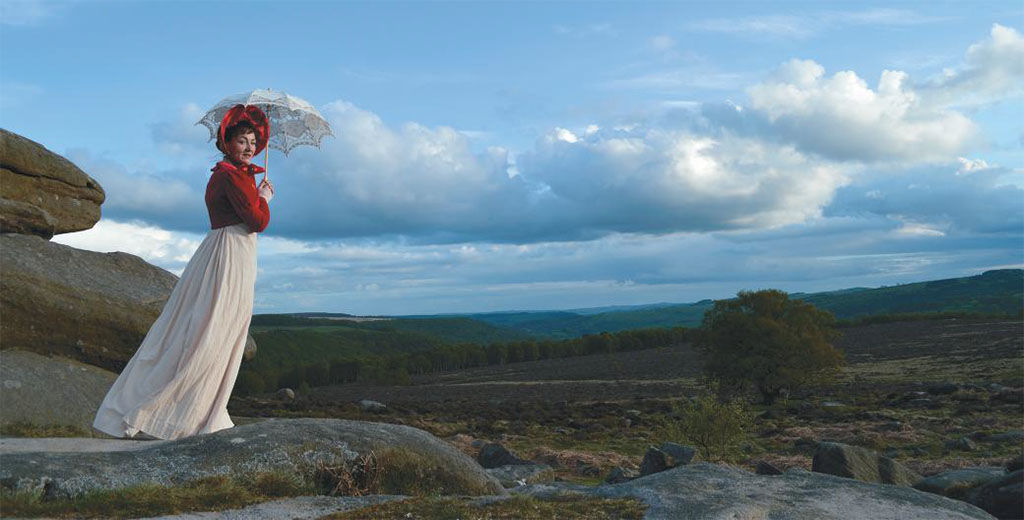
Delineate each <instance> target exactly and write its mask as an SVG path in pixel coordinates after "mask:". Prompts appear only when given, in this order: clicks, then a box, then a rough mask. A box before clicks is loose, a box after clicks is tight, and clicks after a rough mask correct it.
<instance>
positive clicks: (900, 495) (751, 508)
mask: <svg viewBox="0 0 1024 520" xmlns="http://www.w3.org/2000/svg"><path fill="white" fill-rule="evenodd" d="M513 492H514V493H516V494H526V495H531V496H537V497H554V496H565V495H591V496H600V497H609V498H624V497H635V498H638V499H640V500H643V501H644V502H645V503H647V504H648V506H649V507H648V509H647V511H646V513H645V515H644V519H645V520H698V519H699V520H719V519H721V520H726V519H728V520H735V519H737V518H786V519H791V520H847V519H850V518H900V519H901V520H916V519H919V520H954V519H955V520H965V519H979V520H980V519H991V518H992V517H991V516H990V515H989V514H988V513H986V512H984V511H982V510H981V509H978V508H977V507H974V506H972V505H970V504H968V503H966V502H960V501H957V500H952V499H948V498H945V497H941V496H938V495H933V494H931V493H925V492H923V491H918V490H916V489H914V488H911V487H904V486H886V485H881V484H871V483H867V482H860V481H857V480H852V479H846V478H840V477H835V476H832V475H824V474H821V473H811V472H808V471H804V470H799V469H791V470H789V471H787V472H785V473H784V474H782V475H777V476H765V475H755V474H753V473H750V472H747V471H743V470H740V469H736V468H731V467H727V466H719V465H716V464H709V463H703V462H702V463H697V464H692V465H687V466H677V467H675V468H672V469H669V470H666V471H662V472H659V473H654V474H651V475H648V476H646V477H640V478H637V479H633V480H630V481H628V482H624V483H622V484H604V485H600V486H597V487H594V488H588V487H586V486H580V485H564V484H560V483H552V484H533V485H530V486H523V487H520V488H517V489H516V490H514V491H513Z"/></svg>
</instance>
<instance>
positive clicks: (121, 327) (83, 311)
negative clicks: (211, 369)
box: [0, 233, 255, 372]
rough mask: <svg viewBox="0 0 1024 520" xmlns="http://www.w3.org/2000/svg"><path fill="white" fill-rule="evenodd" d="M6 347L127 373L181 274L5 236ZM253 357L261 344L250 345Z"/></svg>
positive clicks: (1, 247)
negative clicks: (130, 360)
mask: <svg viewBox="0 0 1024 520" xmlns="http://www.w3.org/2000/svg"><path fill="white" fill-rule="evenodd" d="M0 266H2V268H3V271H2V273H0V314H2V315H3V320H0V336H2V337H3V345H2V348H4V349H10V348H17V349H22V350H30V351H33V352H37V353H40V354H46V355H59V356H63V357H67V358H71V359H76V360H78V361H82V362H84V363H88V364H91V365H96V366H99V367H102V368H106V369H108V370H112V371H114V372H120V370H121V369H122V368H124V365H125V364H126V363H127V362H128V360H129V359H130V358H131V357H132V355H134V353H135V351H136V350H137V349H138V347H139V345H140V344H141V343H142V339H143V338H144V337H145V336H146V332H148V331H149V327H150V326H151V325H152V324H153V322H154V321H156V318H157V316H159V315H160V311H161V310H162V309H163V306H164V303H165V302H166V301H167V298H168V297H169V296H170V294H171V290H172V289H173V288H174V284H175V282H176V281H177V277H175V276H174V275H173V274H171V273H169V272H167V271H165V270H163V269H161V268H159V267H156V266H154V265H151V264H149V263H147V262H145V261H144V260H142V259H141V258H139V257H137V256H134V255H130V254H128V253H122V252H115V253H97V252H93V251H84V250H81V249H75V248H73V247H69V246H65V245H62V244H57V243H54V242H49V241H46V240H44V239H42V238H40V237H36V236H30V235H16V234H7V233H5V234H0ZM246 350H247V353H246V354H247V358H248V357H251V356H252V354H253V353H255V342H254V341H253V342H251V348H249V346H248V345H247V349H246Z"/></svg>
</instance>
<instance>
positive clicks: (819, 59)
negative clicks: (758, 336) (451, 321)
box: [0, 0, 1024, 314]
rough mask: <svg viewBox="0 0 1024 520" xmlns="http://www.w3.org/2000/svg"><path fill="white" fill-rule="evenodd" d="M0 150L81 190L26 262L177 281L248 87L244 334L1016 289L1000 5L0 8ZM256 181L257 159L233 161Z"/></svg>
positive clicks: (1015, 209) (1023, 219)
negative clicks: (218, 115)
mask: <svg viewBox="0 0 1024 520" xmlns="http://www.w3.org/2000/svg"><path fill="white" fill-rule="evenodd" d="M0 9H2V10H0V24H2V25H0V125H2V126H3V127H4V128H6V129H8V130H11V131H13V132H16V133H19V134H21V135H24V136H26V137H28V138H30V139H33V140H35V141H37V142H39V143H41V144H43V145H45V146H47V147H48V148H49V149H51V150H53V151H55V152H57V153H60V154H62V155H64V156H66V157H68V158H69V159H71V160H72V161H74V162H75V163H76V164H78V165H79V166H80V167H81V168H82V169H83V170H85V171H86V172H87V173H89V174H90V175H92V176H93V177H94V178H96V179H97V180H98V181H99V182H100V184H101V185H103V187H104V188H105V190H106V192H107V201H106V203H105V204H104V206H103V218H102V219H101V221H100V222H99V223H98V224H97V225H96V226H95V227H94V228H93V229H91V230H88V231H83V232H79V233H71V234H65V235H59V236H57V237H55V238H54V240H55V241H57V242H61V243H65V244H69V245H74V246H76V247H81V248H87V249H94V250H99V251H112V250H121V251H127V252H130V253H133V254H137V255H139V256H142V257H143V258H145V259H146V260H148V261H150V262H152V263H154V264H157V265H160V266H161V267H164V268H166V269H168V270H171V271H172V272H176V273H180V272H181V270H182V269H183V268H184V265H185V263H186V262H187V261H188V259H189V258H190V257H191V254H192V252H193V251H194V250H195V248H196V247H197V246H198V243H199V242H200V241H201V240H202V238H203V236H204V235H205V233H206V231H207V230H208V227H209V221H208V218H207V215H206V211H205V207H204V205H203V201H202V200H203V196H202V194H203V190H204V188H205V184H206V180H207V178H208V175H209V168H210V166H212V164H213V163H214V162H215V161H216V160H217V159H218V154H217V152H216V150H215V149H214V148H213V146H212V143H209V142H208V137H209V135H208V132H207V130H206V129H205V128H203V127H201V126H195V125H194V123H195V122H196V121H198V120H199V118H200V117H201V116H202V114H203V113H204V112H205V110H206V109H207V108H208V107H210V106H212V105H213V104H214V103H216V102H217V101H219V100H220V99H221V98H223V97H225V96H227V95H231V94H235V93H239V92H244V91H247V90H251V89H254V88H266V87H270V88H274V89H277V90H284V91H286V92H289V93H291V94H294V95H297V96H300V97H302V98H304V99H306V100H308V101H310V102H311V103H312V104H314V105H315V106H316V107H317V108H318V109H319V110H320V111H321V112H322V113H323V114H324V116H325V117H326V118H327V119H328V120H329V122H330V123H331V125H332V127H333V128H334V131H335V134H336V135H337V138H335V139H332V138H327V139H326V140H325V141H324V142H323V145H322V147H321V149H313V148H308V147H306V148H299V149H296V150H295V151H293V152H292V153H291V154H290V155H289V156H288V157H285V156H284V155H283V154H281V153H280V152H277V151H276V150H275V151H272V154H271V158H270V166H271V171H272V173H271V178H272V179H273V180H274V183H275V185H276V187H277V194H276V196H275V198H274V200H273V201H272V202H271V213H272V216H271V224H270V226H269V228H268V229H267V231H266V233H264V234H262V235H261V237H260V257H259V278H258V280H257V295H256V300H257V301H256V312H293V311H311V310H319V311H335V312H351V313H356V314H407V313H442V312H462V311H486V310H509V309H558V308H574V307H588V306H600V305H611V304H637V303H649V302H656V301H676V302H685V301H696V300H700V299H703V298H722V297H727V296H730V295H733V294H735V292H736V291H737V290H740V289H756V288H763V287H776V288H781V289H784V290H789V291H813V290H827V289H837V288H844V287H850V286H878V285H892V284H896V283H906V282H912V281H919V280H927V279H935V278H943V277H952V276H966V275H972V274H976V273H979V272H981V271H983V270H986V269H991V268H999V267H1020V266H1021V265H1022V263H1024V258H1022V253H1024V175H1022V173H1024V170H1022V166H1024V161H1022V159H1024V128H1022V126H1021V123H1020V121H1021V120H1024V113H1022V112H1024V108H1022V107H1024V104H1022V101H1024V39H1022V36H1021V31H1022V26H1024V24H1022V20H1024V18H1022V14H1024V10H1022V9H1021V6H1020V3H1019V2H1013V1H1011V2H972V3H964V2H928V3H924V2H905V3H898V2H895V3H894V2H890V3H877V4H871V3H866V2H808V3H804V2H774V3H768V2H621V3H620V2H549V3H545V2H453V3H442V2H411V3H400V2H372V3H371V2H365V3H364V2H280V3H277V2H274V3H271V2H257V3H249V2H102V1H90V2H85V1H81V2H72V1H67V2H35V1H30V2H24V1H15V0H7V1H5V2H3V3H0ZM261 160H262V158H260V161H261Z"/></svg>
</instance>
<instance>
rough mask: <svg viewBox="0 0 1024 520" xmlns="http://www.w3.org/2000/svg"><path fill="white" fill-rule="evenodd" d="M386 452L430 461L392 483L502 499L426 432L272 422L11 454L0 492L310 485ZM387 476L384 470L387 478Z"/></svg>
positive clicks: (490, 481)
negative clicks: (241, 480) (277, 475)
mask: <svg viewBox="0 0 1024 520" xmlns="http://www.w3.org/2000/svg"><path fill="white" fill-rule="evenodd" d="M391 449H399V450H403V453H410V452H411V453H413V454H415V455H416V456H418V458H420V459H422V460H423V461H429V463H423V464H425V465H426V466H425V467H416V468H399V469H396V470H395V471H398V470H405V471H412V472H415V475H416V478H412V477H409V478H404V479H403V478H401V477H399V478H396V479H395V481H397V482H403V481H404V482H411V483H415V482H416V481H417V479H418V478H428V479H431V480H434V481H437V482H445V483H446V484H445V485H446V489H445V491H446V492H447V493H449V494H462V495H505V494H507V492H506V491H505V489H504V487H502V485H501V483H500V482H498V480H497V479H495V478H494V477H493V476H491V475H489V474H488V473H487V472H486V471H485V470H484V469H483V468H481V467H480V466H479V465H478V464H476V463H475V462H474V461H473V459H471V458H470V457H469V456H467V455H465V454H464V453H462V452H461V451H459V450H457V449H455V448H454V447H452V446H450V445H448V444H447V443H445V442H443V441H441V440H440V439H438V438H437V437H434V436H433V435H431V434H429V433H427V432H425V431H423V430H419V429H417V428H412V427H409V426H403V425H397V424H385V423H370V422H363V421H348V420H343V419H270V420H265V421H260V422H256V423H251V424H247V425H244V426H236V427H234V428H228V429H226V430H221V431H218V432H214V433H210V434H204V435H196V436H192V437H186V438H184V439H179V440H174V441H165V442H160V443H159V444H156V445H154V446H153V447H151V448H143V449H134V450H130V451H116V452H72V453H58V452H30V453H9V454H5V455H4V456H3V464H2V465H0V486H2V487H3V488H5V489H8V490H18V491H24V492H27V493H37V494H38V495H39V496H40V497H41V498H54V497H77V496H80V495H82V494H84V493H87V492H89V491H91V490H100V489H120V488H124V487H128V486H133V485H137V484H142V483H153V484H159V485H179V484H183V483H186V482H189V481H193V480H197V479H200V478H203V477H207V476H210V475H223V474H232V475H246V474H249V475H252V474H258V473H263V472H271V471H289V472H294V473H295V474H297V475H299V476H301V477H302V478H305V479H308V481H310V482H315V481H316V479H317V476H316V470H317V467H318V465H320V464H323V465H326V466H331V467H334V466H338V465H341V464H345V463H348V462H352V461H355V460H357V459H359V458H361V457H364V456H366V455H368V454H369V453H370V452H371V451H372V452H375V453H376V454H377V455H385V454H386V453H387V452H388V451H389V450H391ZM384 460H385V464H387V462H386V461H387V459H386V458H385V459H384ZM393 462H396V463H398V464H401V463H402V462H403V460H397V461H393ZM388 471H389V467H388V466H387V465H385V467H384V473H385V474H387V472H388ZM397 492H398V493H399V494H412V493H404V492H402V490H397Z"/></svg>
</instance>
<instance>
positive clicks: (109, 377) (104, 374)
mask: <svg viewBox="0 0 1024 520" xmlns="http://www.w3.org/2000/svg"><path fill="white" fill-rule="evenodd" d="M5 341H6V338H5ZM115 379H117V374H115V373H113V372H111V371H109V370H104V369H102V368H99V367H95V366H92V365H87V364H85V363H82V362H79V361H75V360H73V359H67V358H62V357H58V356H54V357H49V356H45V355H42V354H37V353H35V352H29V351H25V350H9V349H8V350H2V351H0V384H2V385H3V391H2V392H0V410H3V413H0V425H3V426H9V425H11V424H13V423H30V424H33V425H38V426H55V425H60V426H72V427H74V428H76V429H78V430H79V431H80V432H81V433H82V434H83V435H94V433H93V429H92V421H93V419H94V418H95V417H96V410H98V409H99V407H100V403H102V402H103V398H104V397H105V396H106V395H107V391H108V390H110V385H112V384H114V380H115Z"/></svg>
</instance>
